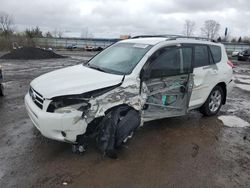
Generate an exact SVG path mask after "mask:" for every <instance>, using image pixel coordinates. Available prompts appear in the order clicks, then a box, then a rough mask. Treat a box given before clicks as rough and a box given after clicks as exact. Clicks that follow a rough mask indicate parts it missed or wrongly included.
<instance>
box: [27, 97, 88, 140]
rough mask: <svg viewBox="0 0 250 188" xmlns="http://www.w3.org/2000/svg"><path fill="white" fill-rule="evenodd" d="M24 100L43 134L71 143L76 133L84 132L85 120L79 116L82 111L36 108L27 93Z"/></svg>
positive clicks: (29, 113) (32, 119)
mask: <svg viewBox="0 0 250 188" xmlns="http://www.w3.org/2000/svg"><path fill="white" fill-rule="evenodd" d="M24 100H25V106H26V110H27V112H28V115H29V117H30V119H31V121H32V122H33V124H34V126H35V127H36V128H37V129H38V130H39V131H40V132H41V134H42V135H43V136H45V137H47V138H50V139H53V140H58V141H63V142H72V143H73V142H75V141H76V137H77V135H80V134H84V133H85V131H86V128H87V122H86V121H85V119H83V118H81V115H82V112H80V111H76V112H72V113H64V114H60V113H50V112H46V111H44V110H41V109H40V108H38V107H37V106H36V104H35V103H34V102H33V100H32V98H31V97H30V95H29V94H26V96H25V99H24ZM62 132H63V133H62Z"/></svg>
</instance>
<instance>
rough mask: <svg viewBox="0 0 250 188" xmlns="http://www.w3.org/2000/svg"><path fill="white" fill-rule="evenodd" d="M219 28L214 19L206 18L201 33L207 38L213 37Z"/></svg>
mask: <svg viewBox="0 0 250 188" xmlns="http://www.w3.org/2000/svg"><path fill="white" fill-rule="evenodd" d="M219 30H220V24H219V23H218V22H216V21H215V20H206V21H205V22H204V25H203V27H202V28H201V34H202V35H203V36H204V37H206V38H208V39H215V37H217V35H218V32H219Z"/></svg>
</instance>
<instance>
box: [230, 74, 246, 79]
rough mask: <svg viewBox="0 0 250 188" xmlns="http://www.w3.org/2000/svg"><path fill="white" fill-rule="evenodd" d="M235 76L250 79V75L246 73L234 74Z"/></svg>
mask: <svg viewBox="0 0 250 188" xmlns="http://www.w3.org/2000/svg"><path fill="white" fill-rule="evenodd" d="M234 77H236V78H243V79H250V76H249V75H245V74H234Z"/></svg>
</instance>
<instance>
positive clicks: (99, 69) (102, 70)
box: [87, 64, 107, 72]
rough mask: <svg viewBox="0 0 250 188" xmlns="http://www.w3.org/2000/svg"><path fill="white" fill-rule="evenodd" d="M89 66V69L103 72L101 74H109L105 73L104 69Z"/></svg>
mask: <svg viewBox="0 0 250 188" xmlns="http://www.w3.org/2000/svg"><path fill="white" fill-rule="evenodd" d="M87 66H88V67H89V68H92V69H95V70H98V71H101V72H107V71H105V70H104V69H102V68H100V67H95V66H91V65H89V64H87Z"/></svg>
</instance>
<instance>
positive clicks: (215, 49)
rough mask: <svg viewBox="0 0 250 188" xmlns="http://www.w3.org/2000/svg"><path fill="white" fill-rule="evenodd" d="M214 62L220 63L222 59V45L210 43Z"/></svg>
mask: <svg viewBox="0 0 250 188" xmlns="http://www.w3.org/2000/svg"><path fill="white" fill-rule="evenodd" d="M209 48H210V50H211V53H212V56H213V59H214V63H219V62H220V61H221V47H220V46H215V45H210V46H209Z"/></svg>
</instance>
